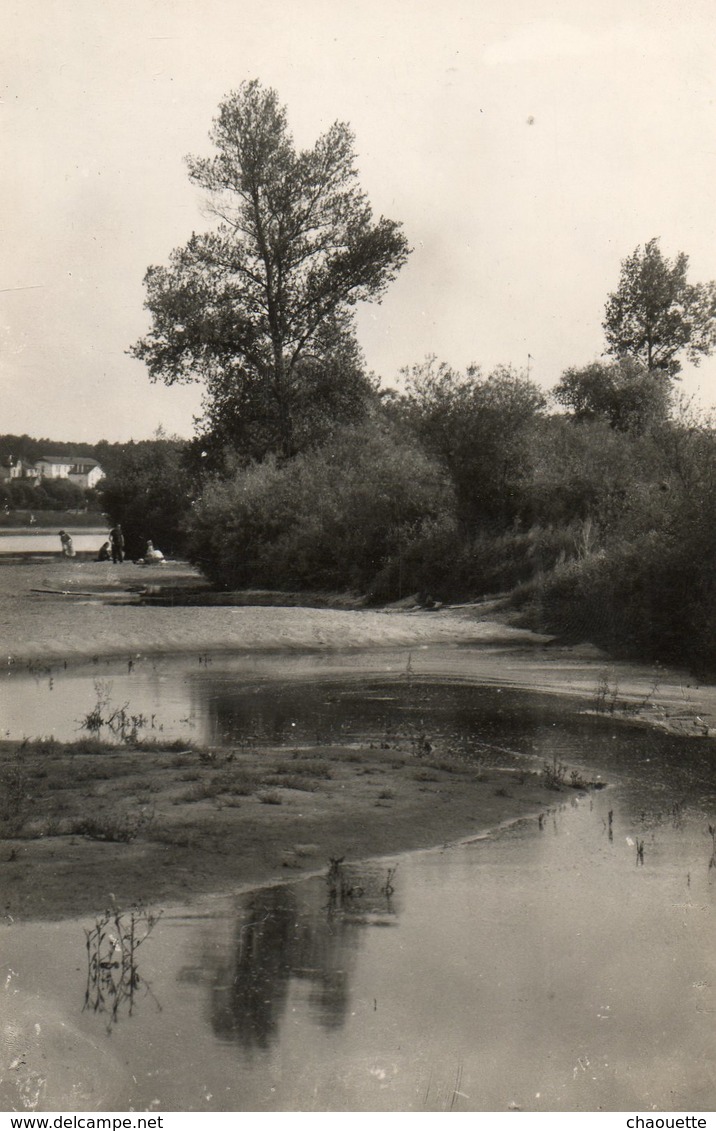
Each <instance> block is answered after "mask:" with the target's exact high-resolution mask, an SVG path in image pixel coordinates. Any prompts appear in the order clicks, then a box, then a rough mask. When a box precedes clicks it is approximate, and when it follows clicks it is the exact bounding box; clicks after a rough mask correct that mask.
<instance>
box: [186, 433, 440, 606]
mask: <svg viewBox="0 0 716 1131" xmlns="http://www.w3.org/2000/svg"><path fill="white" fill-rule="evenodd" d="M452 507H453V496H452V491H451V489H450V485H449V483H448V480H447V477H446V475H445V473H444V472H443V471H442V470H441V469H440V468H439V467H438V465H437V464H436V463H435V462H434V461H433V460H431V459H430V458H429V457H428V456H426V455H425V454H424V452H423V451H422V450H421V449H420V447H419V446H418V444H417V443H416V441H414V440H411V439H406V438H404V437H400V436H399V435H397V434H396V432H395V430H393V429H391V428H390V427H388V426H386V425H384V424H383V425H382V424H380V423H377V422H374V421H371V422H369V423H368V424H365V425H362V426H360V427H357V428H345V429H343V430H341V431H340V432H339V433H338V434H337V435H336V437H335V438H334V439H333V440H332V441H331V442H330V443H328V444H326V445H324V446H323V447H321V448H318V449H316V450H314V451H311V452H305V453H303V454H301V455H299V456H297V457H296V458H295V459H293V460H290V461H287V462H285V463H279V462H278V461H276V460H275V459H268V460H266V461H264V462H263V463H261V464H255V465H253V466H251V467H249V468H247V469H244V470H240V471H238V472H237V473H236V474H235V475H234V476H233V478H231V479H229V480H224V481H218V480H217V481H214V482H212V483H210V484H209V485H208V486H207V487H206V489H205V490H204V492H203V494H202V496H201V498H200V499H199V500H198V502H197V504H196V505H195V507H194V509H193V514H192V518H191V522H190V528H189V529H190V533H189V556H190V559H191V560H192V561H194V562H195V563H196V564H197V565H199V566H200V567H201V568H202V570H203V571H204V572H205V574H206V575H207V576H208V577H209V578H210V579H211V580H212V581H214V582H216V583H218V584H220V585H223V586H224V587H227V588H231V587H240V586H242V585H259V586H272V587H276V588H279V589H285V588H291V587H297V588H306V587H309V586H312V587H315V588H323V589H330V588H334V587H341V588H346V587H347V588H349V589H354V590H359V591H363V592H364V591H366V590H367V589H369V588H370V586H371V584H372V582H373V579H374V578H375V577H376V576H377V575H379V574H380V571H381V570H382V569H383V567H384V566H385V565H386V564H387V563H388V562H389V561H391V560H392V559H400V557H401V555H402V554H405V553H407V552H408V547H409V546H410V544H411V542H412V541H413V540H415V539H419V538H420V536H421V534H422V532H423V530H424V529H426V528H427V526H428V524H430V523H431V522H434V521H435V520H436V519H438V517H439V516H441V515H450V514H451V512H452ZM396 595H397V594H396Z"/></svg>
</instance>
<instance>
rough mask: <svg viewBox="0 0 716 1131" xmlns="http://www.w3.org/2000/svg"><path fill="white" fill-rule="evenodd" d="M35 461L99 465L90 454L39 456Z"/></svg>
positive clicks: (82, 465)
mask: <svg viewBox="0 0 716 1131" xmlns="http://www.w3.org/2000/svg"><path fill="white" fill-rule="evenodd" d="M35 462H36V463H62V464H67V465H68V466H69V467H84V468H87V469H89V468H92V467H99V464H98V463H97V460H96V459H92V457H91V456H40V457H39V459H37V460H36V461H35Z"/></svg>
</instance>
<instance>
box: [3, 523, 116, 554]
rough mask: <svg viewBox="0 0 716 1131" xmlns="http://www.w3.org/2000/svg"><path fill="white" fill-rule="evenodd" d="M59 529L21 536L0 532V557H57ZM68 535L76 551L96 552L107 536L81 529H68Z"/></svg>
mask: <svg viewBox="0 0 716 1131" xmlns="http://www.w3.org/2000/svg"><path fill="white" fill-rule="evenodd" d="M59 529H60V526H59V525H58V527H57V530H53V531H48V530H37V531H32V530H26V531H23V532H22V533H21V534H5V533H3V532H2V531H0V556H2V555H3V554H48V553H53V554H57V555H58V556H59V553H60V549H61V547H60V539H59V538H58V535H57V531H58V530H59ZM68 533H69V534H70V535H71V536H72V545H73V546H74V548H75V550H76V551H83V552H88V551H92V550H94V551H97V550H99V548H100V546H101V545H102V543H103V542H106V541H107V534H106V533H105V531H104V530H102V529H98V530H88V529H87V527H83V528H82V529H79V530H76V531H75V530H72V528H71V527H68Z"/></svg>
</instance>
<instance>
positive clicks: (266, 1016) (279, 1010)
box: [210, 870, 395, 1051]
mask: <svg viewBox="0 0 716 1131" xmlns="http://www.w3.org/2000/svg"><path fill="white" fill-rule="evenodd" d="M384 876H385V870H383V877H384ZM361 877H362V878H361V885H360V886H358V884H357V883H356V885H355V895H354V896H353V897H352V898H351V899H346V900H344V901H343V907H342V908H341V909H340V911H339V912H338V913H337V909H336V904H335V900H333V899H332V898H331V897H330V891H329V895H328V898H327V892H326V882H325V880H324V881H322V882H321V881H309V882H307V883H303V884H301V885H292V886H291V885H279V886H276V887H270V888H263V889H261V890H259V891H256V892H253V893H252V894H251V895H250V896H248V897H247V898H246V900H245V902H244V904H243V906H242V908H241V911H240V914H239V917H238V919H237V922H236V927H235V932H234V942H233V949H232V954H231V957H230V960H229V961H226V962H221V963H220V964H219V966H217V967H215V970H214V976H213V981H212V986H211V1005H210V1015H211V1025H212V1028H213V1030H214V1033H215V1034H216V1036H217V1037H219V1038H220V1039H221V1040H224V1041H232V1042H236V1043H238V1044H240V1045H241V1046H242V1047H243V1048H244V1049H246V1050H247V1051H249V1050H252V1049H267V1048H269V1047H270V1046H271V1045H272V1044H273V1042H274V1041H275V1040H276V1039H277V1038H278V1036H279V1031H280V1027H281V1022H282V1019H283V1016H284V1013H285V1011H286V1005H287V1002H288V997H289V993H290V991H291V989H292V986H293V985H295V984H297V983H298V984H303V985H304V986H306V985H307V987H308V1008H309V1012H310V1014H311V1015H312V1016H313V1018H314V1019H315V1021H316V1022H317V1023H318V1024H320V1025H321V1026H322V1027H323V1028H326V1029H337V1028H340V1026H341V1025H342V1024H343V1022H344V1020H345V1017H346V1016H347V1013H348V1007H349V1002H350V980H351V975H352V972H353V970H354V967H355V959H356V954H357V950H358V947H359V946H360V943H361V939H362V934H363V931H362V928H365V927H366V926H371V925H380V926H386V925H392V924H393V923H394V922H395V910H394V908H393V905H392V898H391V896H392V888H391V891H390V894H386V893H385V891H383V892H381V891H380V889H379V887H378V886H377V884H376V877H375V875H374V874H373V873H372V872H370V871H365V872H362V873H361Z"/></svg>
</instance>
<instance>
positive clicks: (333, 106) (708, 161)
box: [0, 0, 716, 441]
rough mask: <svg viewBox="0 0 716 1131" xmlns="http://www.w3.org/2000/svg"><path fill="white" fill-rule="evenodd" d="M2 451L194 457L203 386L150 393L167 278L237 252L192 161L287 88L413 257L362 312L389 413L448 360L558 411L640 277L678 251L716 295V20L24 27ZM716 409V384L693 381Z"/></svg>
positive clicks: (305, 135) (381, 7)
mask: <svg viewBox="0 0 716 1131" xmlns="http://www.w3.org/2000/svg"><path fill="white" fill-rule="evenodd" d="M2 6H3V12H4V14H5V17H6V19H5V21H4V28H5V30H4V36H3V43H2V45H0V131H1V135H0V136H2V142H3V161H2V173H0V217H2V220H1V221H0V222H1V223H2V227H3V232H2V246H3V252H4V254H3V256H2V260H1V261H0V262H1V263H2V268H1V270H2V277H1V278H0V432H2V433H7V432H15V433H22V432H27V433H29V434H31V435H34V436H46V437H49V438H52V439H56V440H76V441H96V440H99V439H107V440H110V441H114V440H121V441H124V440H128V439H130V438H133V439H135V440H139V439H143V438H146V437H149V436H151V435H152V434H153V433H154V432H155V430H156V429H157V428H158V427H159V426H162V427H163V428H164V429H165V430H166V431H167V432H169V433H170V434H178V435H182V436H189V435H191V434H192V431H193V424H192V421H193V417H194V416H195V415H196V413H197V412H198V411H199V409H200V401H201V387H200V386H199V385H192V386H185V387H177V386H175V387H171V388H167V387H165V386H163V385H153V384H151V383H150V381H149V379H148V377H147V374H146V371H145V369H144V367H143V366H142V364H141V363H140V362H139V361H137V360H135V359H133V358H131V357H129V356H128V354H127V350H128V349H129V347H130V345H131V344H132V343H133V342H135V341H136V340H137V339H138V338H139V337H140V336H141V335H142V334H143V333H145V332H146V330H147V329H148V328H149V319H148V315H147V312H146V311H145V310H144V309H143V302H144V288H143V282H142V280H143V277H144V273H145V271H146V269H147V267H148V266H150V265H151V264H162V263H166V262H167V260H168V256H169V253H170V252H171V250H172V249H173V248H174V247H177V246H180V245H181V244H183V243H185V242H186V240H187V239H188V237H189V236H190V234H191V232H192V231H202V230H205V229H206V228H208V227H210V226H211V223H212V221H211V219H210V217H209V216H208V214H207V212H206V208H205V205H204V201H203V200H202V196H201V191H200V190H198V189H197V188H195V187H194V186H192V185H191V184H190V183H189V180H188V177H187V172H186V165H185V161H184V159H185V157H186V155H187V154H194V155H209V154H211V152H212V147H211V143H210V141H209V138H208V132H209V129H210V127H211V122H212V118H213V117H214V115H215V114H216V112H217V108H218V106H219V103H220V102H221V101H222V99H223V98H224V97H225V96H226V95H227V94H228V93H229V92H230V91H232V90H235V89H236V88H237V87H238V86H239V84H240V83H241V82H242V81H243V80H245V79H251V78H258V79H259V80H260V81H261V82H262V83H263V84H264V85H267V86H272V87H274V88H275V89H276V90H277V92H278V94H279V97H280V99H281V101H282V102H283V103H284V104H285V105H286V106H287V109H288V116H289V123H290V126H291V128H292V131H293V134H294V137H295V139H296V142H297V144H298V145H299V146H310V145H312V144H313V143H314V141H315V139H316V138H317V137H318V136H319V134H321V133H323V132H324V131H325V130H326V129H327V128H328V126H329V125H330V124H331V123H332V122H333V121H336V120H339V121H347V122H349V123H350V125H351V126H352V128H353V130H354V133H355V136H356V152H357V155H358V167H359V171H360V180H361V184H362V186H363V188H364V189H365V190H366V192H367V193H368V196H369V198H370V201H371V203H372V205H373V209H374V212H375V214H376V215H384V216H387V217H389V218H391V219H394V220H399V221H401V222H402V223H403V225H404V229H405V233H406V235H407V238H408V240H409V242H410V245H411V247H412V249H413V251H412V254H411V256H410V258H409V260H408V263H407V265H406V267H404V268H403V270H402V272H401V274H400V275H399V277H398V279H397V280H396V282H395V283H393V285H392V286H391V288H390V289H389V291H388V293H387V295H386V296H385V298H384V300H383V302H382V303H381V304H380V305H378V304H370V305H365V306H363V307H362V308H361V309H360V311H359V320H358V326H359V338H360V342H361V345H362V347H363V351H364V353H365V357H366V361H367V365H368V367H369V369H370V370H372V371H373V372H374V373H375V374H376V375H378V376H379V377H380V378H381V379H382V380H383V382H384V384H386V385H389V386H390V385H392V386H394V385H396V384H397V383H399V380H400V376H399V375H400V370H401V368H402V367H404V366H407V365H412V364H415V363H419V362H420V361H422V360H423V359H424V358H425V357H426V356H427V355H430V354H434V355H436V356H437V357H438V358H439V359H440V360H441V361H446V362H448V363H449V364H451V365H452V366H454V367H456V368H463V367H465V366H466V365H468V364H470V363H477V364H479V365H481V366H482V367H483V370H484V371H485V372H489V370H490V368H492V367H493V366H495V365H498V364H511V365H513V366H515V367H517V368H521V369H524V368H525V367H526V366H527V364H528V355H530V360H529V367H530V376H531V377H532V378H533V379H534V380H535V381H537V382H538V383H539V384H540V385H541V386H542V387H543V388H544V389H549V388H550V387H552V386H553V385H554V384H555V383H556V381H557V380H558V379H559V376H560V374H561V373H562V372H563V371H564V369H565V368H567V367H568V366H574V365H583V364H587V363H589V362H590V361H593V360H595V359H598V358H599V357H600V355H601V353H602V350H603V349H604V339H603V332H602V328H601V323H602V320H603V312H604V304H605V301H606V298H607V295H608V294H609V292H610V291H613V290H614V289H615V288H616V286H617V284H618V280H619V269H620V263H621V261H622V260H623V259H624V258H625V257H626V256H627V255H629V254H630V253H631V252H632V251H633V250H634V248H635V247H636V246H637V245H638V244H642V245H643V244H644V243H645V242H646V241H648V240H649V239H651V238H653V237H659V239H660V241H661V249H662V251H663V252H664V254H665V255H667V256H668V257H669V258H672V257H673V256H674V255H676V254H677V253H678V252H680V251H684V252H686V253H687V255H688V256H689V258H690V269H689V277H690V279H691V280H692V281H694V282H702V281H706V280H710V279H716V229H715V226H714V220H713V212H714V184H716V6H715V5H714V4H713V3H712V0H663V2H662V0H619V2H613V0H599V2H598V3H595V2H594V0H441V2H440V3H439V4H438V3H436V2H435V0H350V2H348V0H263V2H262V3H261V4H257V3H256V0H251V2H248V0H102V2H101V3H98V2H97V0H3V2H2ZM682 385H683V388H684V391H685V392H686V393H687V394H689V395H693V396H694V397H695V398H696V401H697V403H699V404H701V405H703V406H705V407H708V406H711V405H713V404H714V402H716V359H707V360H706V361H705V362H703V363H702V365H701V366H700V368H698V369H693V368H685V371H684V375H683V381H682Z"/></svg>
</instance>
